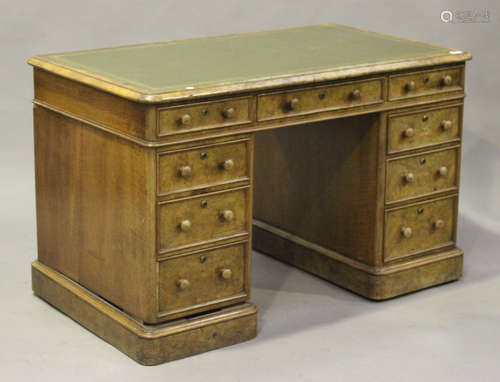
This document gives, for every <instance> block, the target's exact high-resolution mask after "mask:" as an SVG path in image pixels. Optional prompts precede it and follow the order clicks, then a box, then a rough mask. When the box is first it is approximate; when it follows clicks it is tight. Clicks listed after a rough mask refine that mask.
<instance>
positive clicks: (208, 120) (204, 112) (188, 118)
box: [158, 98, 250, 136]
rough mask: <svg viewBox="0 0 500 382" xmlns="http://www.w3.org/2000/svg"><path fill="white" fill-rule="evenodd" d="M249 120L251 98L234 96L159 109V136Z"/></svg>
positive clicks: (236, 123)
mask: <svg viewBox="0 0 500 382" xmlns="http://www.w3.org/2000/svg"><path fill="white" fill-rule="evenodd" d="M248 122H250V99H249V98H232V99H228V100H224V101H217V102H202V103H196V104H190V105H188V106H186V105H181V106H171V107H165V108H159V109H158V135H159V136H165V135H171V134H179V133H186V132H190V131H196V130H204V129H212V128H216V127H222V126H229V125H238V124H242V123H248Z"/></svg>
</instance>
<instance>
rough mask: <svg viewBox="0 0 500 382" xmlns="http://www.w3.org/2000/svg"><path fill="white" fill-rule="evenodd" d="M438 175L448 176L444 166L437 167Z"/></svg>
mask: <svg viewBox="0 0 500 382" xmlns="http://www.w3.org/2000/svg"><path fill="white" fill-rule="evenodd" d="M438 174H439V175H441V176H446V175H447V174H448V168H447V167H446V166H441V167H439V170H438Z"/></svg>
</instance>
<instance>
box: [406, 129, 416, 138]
mask: <svg viewBox="0 0 500 382" xmlns="http://www.w3.org/2000/svg"><path fill="white" fill-rule="evenodd" d="M414 135H415V129H414V128H413V127H408V128H407V129H406V130H405V131H403V136H404V137H406V138H411V137H413V136H414Z"/></svg>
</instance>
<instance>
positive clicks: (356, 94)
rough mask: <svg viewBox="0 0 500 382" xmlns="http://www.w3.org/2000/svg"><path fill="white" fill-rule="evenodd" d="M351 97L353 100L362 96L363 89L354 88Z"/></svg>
mask: <svg viewBox="0 0 500 382" xmlns="http://www.w3.org/2000/svg"><path fill="white" fill-rule="evenodd" d="M349 97H350V98H351V99H352V100H358V99H360V98H361V91H360V90H359V89H354V90H353V91H352V92H351V93H350V94H349Z"/></svg>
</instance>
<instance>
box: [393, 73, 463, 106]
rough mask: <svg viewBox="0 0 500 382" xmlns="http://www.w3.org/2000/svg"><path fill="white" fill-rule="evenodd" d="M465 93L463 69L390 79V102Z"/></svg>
mask: <svg viewBox="0 0 500 382" xmlns="http://www.w3.org/2000/svg"><path fill="white" fill-rule="evenodd" d="M457 90H458V91H463V83H462V68H461V67H454V68H445V69H438V70H427V71H421V72H413V73H407V74H396V75H393V76H390V77H389V100H396V99H401V98H412V97H420V96H424V95H431V94H438V93H445V92H450V91H457Z"/></svg>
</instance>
